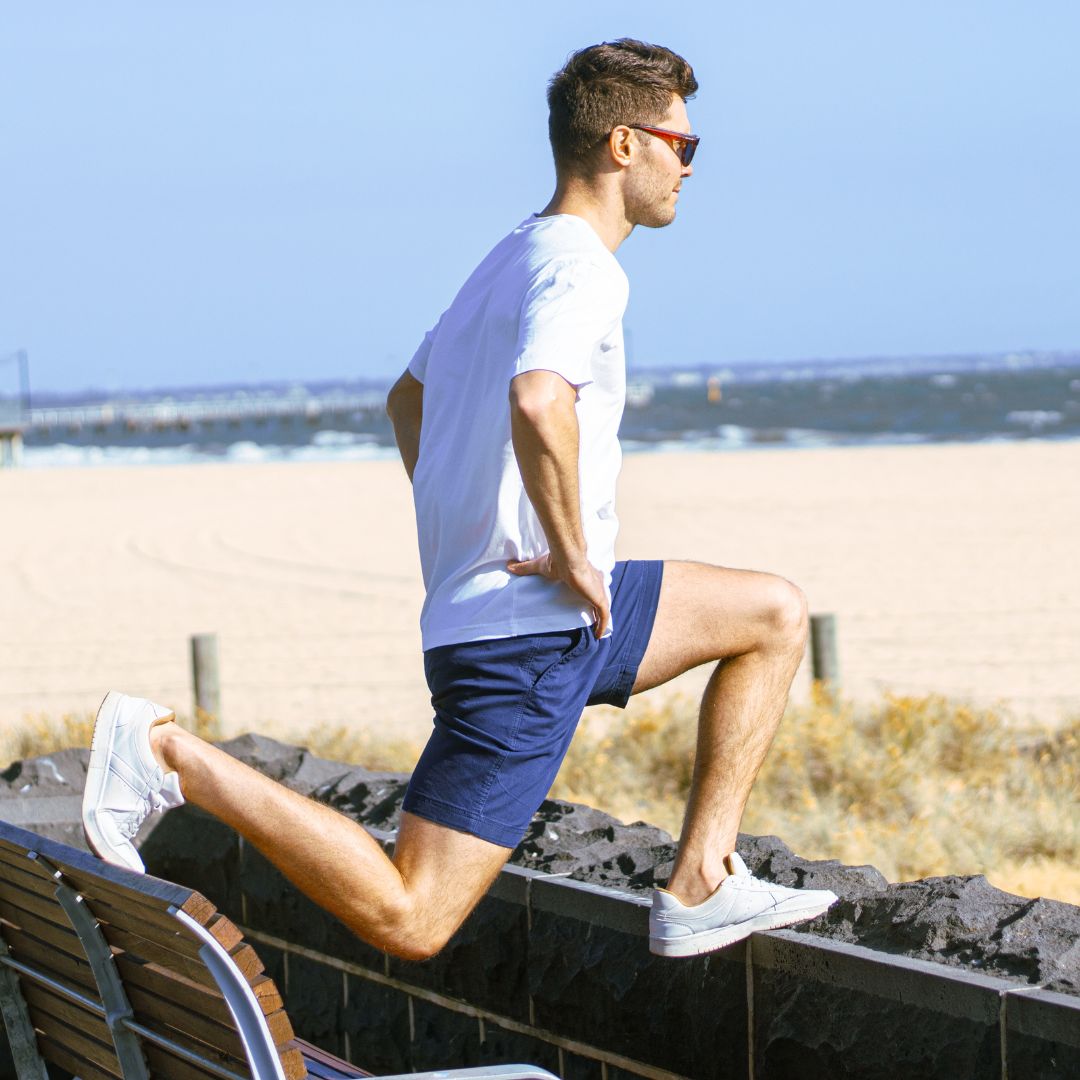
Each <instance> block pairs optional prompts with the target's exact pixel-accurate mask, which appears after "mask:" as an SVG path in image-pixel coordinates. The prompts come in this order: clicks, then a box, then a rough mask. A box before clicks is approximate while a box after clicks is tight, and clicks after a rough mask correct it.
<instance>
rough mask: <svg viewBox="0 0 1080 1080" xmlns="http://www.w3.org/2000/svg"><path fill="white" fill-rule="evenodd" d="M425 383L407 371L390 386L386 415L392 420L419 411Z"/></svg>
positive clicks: (394, 420)
mask: <svg viewBox="0 0 1080 1080" xmlns="http://www.w3.org/2000/svg"><path fill="white" fill-rule="evenodd" d="M423 395H424V385H423V383H421V382H418V381H417V380H416V379H414V378H412V376H411V375H409V374H408V373H406V374H405V375H402V377H401V378H400V379H398V381H397V382H396V383H394V385H393V386H392V387H391V388H390V393H389V394H387V395H386V415H387V416H389V417H390V420H391V422H396V421H397V420H398V419H400V418H402V417H404V416H406V415H408V414H411V413H413V412H417V411H418V410H419V409H420V407H421V403H422V401H423Z"/></svg>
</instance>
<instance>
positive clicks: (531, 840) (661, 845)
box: [510, 799, 675, 892]
mask: <svg viewBox="0 0 1080 1080" xmlns="http://www.w3.org/2000/svg"><path fill="white" fill-rule="evenodd" d="M674 858H675V844H674V843H673V842H672V839H671V835H670V834H669V833H666V832H664V830H663V829H658V828H656V827H655V826H653V825H646V824H645V823H644V822H640V821H639V822H637V823H635V824H634V825H624V824H623V823H622V822H621V821H618V820H617V819H615V818H613V817H612V816H611V815H610V814H605V813H603V811H601V810H594V809H592V807H589V806H581V805H579V804H577V803H568V802H563V801H562V800H560V799H545V800H544V802H543V803H542V804H541V806H540V809H539V810H538V811H537V813H536V816H535V817H534V818H533V820H532V822H531V824H530V825H529V828H528V830H527V831H526V833H525V836H524V838H523V839H522V841H521V843H520V844H519V845H518V846H517V849H516V850H515V851H514V853H513V855H511V857H510V861H511V862H513V863H515V864H516V865H518V866H525V867H528V868H529V869H530V870H540V871H542V872H544V873H546V874H566V875H567V876H568V877H571V878H573V879H574V880H575V881H591V882H593V883H594V884H597V885H610V886H613V887H616V888H621V889H624V890H627V891H631V892H635V891H636V892H647V891H649V890H651V889H652V888H654V887H655V886H656V885H657V884H660V883H662V882H664V881H666V880H667V878H668V876H669V875H670V873H671V865H672V862H673V861H674Z"/></svg>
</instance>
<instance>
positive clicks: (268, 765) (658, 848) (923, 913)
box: [0, 735, 1080, 994]
mask: <svg viewBox="0 0 1080 1080" xmlns="http://www.w3.org/2000/svg"><path fill="white" fill-rule="evenodd" d="M221 745H222V748H223V749H225V750H226V751H228V752H229V753H231V754H232V755H233V756H235V757H237V758H239V759H240V760H242V761H244V762H246V763H247V764H249V765H251V766H253V767H254V768H257V769H259V770H260V771H261V772H264V773H265V774H267V775H268V776H271V777H272V778H274V779H275V780H280V781H282V782H283V783H285V784H287V785H288V786H289V787H290V788H292V789H293V790H296V791H299V792H301V793H302V794H305V795H311V796H313V797H315V798H318V799H320V800H321V801H324V802H326V803H328V804H329V805H331V806H333V807H335V808H336V809H338V810H340V811H341V812H343V813H345V814H347V815H348V816H349V817H352V818H354V819H355V820H357V821H360V822H362V823H363V824H365V825H368V826H371V827H372V828H376V829H381V830H386V831H391V830H394V829H396V828H397V825H398V819H399V816H400V808H401V799H402V796H403V795H404V792H405V787H406V784H407V781H408V777H407V776H405V775H403V774H399V773H385V772H371V771H369V770H366V769H362V768H358V767H356V766H349V765H343V764H341V763H339V762H332V761H327V760H325V759H323V758H319V757H317V756H315V755H314V754H312V753H310V752H309V751H308V750H305V749H303V748H302V747H296V746H287V745H285V744H283V743H279V742H276V741H275V740H273V739H269V738H266V737H264V736H259V735H245V736H242V737H241V738H238V739H233V740H231V741H229V742H226V743H222V744H221ZM87 757H88V752H87V751H86V750H65V751H62V752H60V753H55V754H49V755H46V756H44V757H41V758H36V759H33V760H30V761H25V762H16V763H14V764H13V765H11V766H9V767H8V768H7V769H6V770H5V771H4V772H3V773H0V819H3V820H13V821H15V822H16V823H18V824H23V825H25V826H26V827H28V828H32V829H35V830H36V831H38V832H41V833H43V834H44V835H47V836H50V837H53V838H55V839H58V840H62V841H64V842H65V843H69V844H75V845H77V846H84V843H83V838H82V830H81V827H80V825H79V823H78V811H77V805H78V798H79V796H80V795H81V791H82V786H83V783H84V782H85V777H86V760H87ZM26 800H41V801H40V802H36V803H35V804H34V807H30V806H29V805H28V804H27V802H26ZM16 803H17V804H18V805H16ZM35 807H40V810H41V813H40V815H39V821H38V822H35V820H34V817H35V813H36V812H37V811H36V809H35ZM5 808H6V809H7V813H5ZM65 813H67V815H68V816H67V817H66V819H65V818H64V814H65ZM157 820H159V819H158V818H157V817H156V816H155V817H153V818H152V819H151V820H150V821H148V823H147V826H145V827H144V832H143V833H141V834H140V837H141V838H145V835H146V834H147V833H148V832H149V831H150V830H151V829H152V828H153V826H154V824H155V823H156V821H157ZM738 849H739V852H740V854H741V855H742V856H743V858H744V859H745V861H746V863H747V866H748V867H749V868H750V871H751V872H752V873H754V874H756V875H758V876H760V877H763V878H766V879H768V880H771V881H776V882H779V883H780V884H783V885H791V886H798V887H806V888H829V889H832V890H833V891H834V892H835V893H836V894H837V895H838V896H839V897H840V902H839V903H837V904H836V905H834V907H833V908H832V909H831V910H830V911H828V912H827V913H826V914H825V915H822V916H820V917H819V918H817V919H815V920H814V921H813V922H811V923H806V924H803V925H801V926H800V927H799V929H800V930H804V931H807V932H811V933H816V934H820V935H822V936H824V937H830V938H835V939H837V940H841V941H845V942H850V943H853V944H859V945H864V946H866V947H868V948H872V949H879V950H881V951H883V952H891V953H898V954H903V955H907V956H912V957H916V958H919V959H923V960H932V961H936V962H939V963H945V964H951V965H954V966H957V967H965V968H969V969H976V970H979V971H983V972H985V973H987V974H992V975H1000V976H1005V977H1012V978H1017V979H1022V980H1024V981H1025V982H1028V983H1032V984H1039V985H1043V986H1046V987H1047V988H1048V989H1051V990H1057V991H1059V992H1062V993H1068V994H1080V908H1078V907H1075V906H1073V905H1071V904H1064V903H1061V902H1059V901H1056V900H1046V899H1035V900H1032V899H1028V898H1025V897H1020V896H1013V895H1011V894H1010V893H1006V892H1003V891H1002V890H1001V889H996V888H994V887H993V886H992V885H991V884H990V883H989V882H988V881H987V880H986V878H984V877H983V876H981V875H975V876H971V877H959V876H950V877H938V878H926V879H923V880H921V881H908V882H901V883H899V884H891V885H890V884H889V883H888V882H887V881H886V880H885V878H884V877H883V876H882V875H881V874H880V873H879V872H878V871H877V870H875V869H874V868H873V867H872V866H844V865H842V864H841V863H839V862H836V861H835V860H819V861H813V860H807V859H801V858H799V857H798V856H797V855H795V854H794V853H793V852H792V851H791V849H790V848H789V847H788V846H787V845H786V844H785V843H784V842H783V841H782V840H780V839H779V838H777V837H775V836H749V835H745V834H740V836H739V843H738ZM674 854H675V844H674V843H673V841H672V838H671V837H670V836H669V835H668V834H667V833H666V832H664V831H663V830H662V829H657V828H655V827H653V826H651V825H646V824H644V823H642V822H637V823H635V824H633V825H624V824H623V823H621V822H619V821H617V820H616V819H615V818H613V817H611V816H610V815H608V814H605V813H602V812H601V811H599V810H594V809H591V808H590V807H587V806H579V805H576V804H573V803H567V802H561V801H559V800H555V799H549V800H546V801H545V802H544V803H543V805H542V806H541V808H540V810H539V812H538V813H537V815H536V817H535V818H534V819H533V822H532V824H531V825H530V826H529V829H528V832H527V833H526V835H525V837H524V839H523V840H522V842H521V844H520V845H519V846H518V847H517V849H516V850H515V851H514V853H513V855H512V857H511V861H512V862H514V863H516V864H518V865H520V866H525V867H529V868H531V869H535V870H541V871H544V872H545V873H551V874H564V875H566V876H567V877H571V878H575V879H577V880H581V881H591V882H595V883H597V884H601V885H606V886H609V887H612V888H617V889H622V890H625V891H630V892H643V891H648V890H650V889H652V888H653V887H654V886H655V885H657V884H662V883H663V882H665V881H666V880H667V877H668V875H669V874H670V872H671V865H672V860H673V859H674Z"/></svg>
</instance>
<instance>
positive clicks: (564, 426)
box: [508, 371, 611, 638]
mask: <svg viewBox="0 0 1080 1080" xmlns="http://www.w3.org/2000/svg"><path fill="white" fill-rule="evenodd" d="M576 400H577V392H576V391H575V389H574V388H573V387H572V386H571V385H570V384H569V383H568V382H567V381H566V380H565V379H564V378H563V377H562V376H561V375H556V374H555V373H554V372H552V371H527V372H525V373H524V374H523V375H518V376H517V377H516V378H515V379H513V381H512V382H511V383H510V431H511V436H512V438H513V442H514V454H515V455H516V457H517V462H518V468H519V469H520V470H521V479H522V482H523V483H524V485H525V492H526V494H527V495H528V496H529V501H530V502H531V503H532V505H533V508H534V509H535V510H536V516H537V517H538V518H539V519H540V524H541V525H542V526H543V528H544V535H545V536H546V537H547V541H548V548H549V550H548V551H547V553H546V554H544V555H541V556H539V557H538V558H536V559H530V560H529V561H527V562H521V563H509V564H508V569H509V570H510V572H511V573H514V574H542V575H543V576H544V577H546V578H549V579H550V580H552V581H561V582H562V583H563V584H564V585H568V586H569V587H570V588H571V589H573V590H574V592H576V593H577V594H578V595H579V596H581V597H582V598H583V599H584V601H585V602H586V604H587V605H588V606H589V607H590V608H591V609H592V612H593V619H594V629H595V633H596V636H597V637H598V638H599V637H601V636H603V634H604V632H605V630H606V629H607V626H608V623H609V621H610V618H611V616H610V611H609V606H608V601H607V596H606V594H605V592H604V579H603V575H602V574H601V573H600V571H599V570H597V569H596V567H594V566H593V565H592V564H591V563H590V562H589V560H588V558H587V555H586V549H585V533H584V530H583V529H582V526H581V501H580V495H579V492H578V423H577V413H576V412H575V410H574V405H575V402H576Z"/></svg>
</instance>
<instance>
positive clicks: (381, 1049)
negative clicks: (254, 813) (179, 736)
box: [0, 736, 1080, 1080]
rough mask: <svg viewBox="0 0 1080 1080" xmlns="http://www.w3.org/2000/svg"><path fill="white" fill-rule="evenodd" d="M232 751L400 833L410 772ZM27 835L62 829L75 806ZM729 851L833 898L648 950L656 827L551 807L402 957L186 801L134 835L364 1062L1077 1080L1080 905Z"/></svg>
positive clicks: (158, 867) (55, 805)
mask: <svg viewBox="0 0 1080 1080" xmlns="http://www.w3.org/2000/svg"><path fill="white" fill-rule="evenodd" d="M226 749H228V750H230V752H232V753H234V754H235V755H236V756H238V757H240V758H241V759H243V760H246V761H248V762H249V763H250V764H252V765H254V766H255V767H257V768H259V769H261V770H262V771H263V772H266V773H267V774H268V775H271V776H273V777H275V778H276V779H279V780H282V781H284V782H285V783H287V784H288V785H289V786H290V787H293V788H294V789H296V790H299V791H302V792H304V793H306V794H313V795H315V796H316V797H318V798H320V799H322V800H324V801H326V802H328V803H330V804H331V805H334V806H336V807H337V808H338V809H340V810H341V811H342V812H344V813H347V814H349V815H350V816H354V817H355V818H357V819H358V820H361V821H363V822H364V823H365V824H366V825H367V826H368V827H369V828H371V829H372V830H373V831H374V832H375V833H376V835H377V836H378V837H379V839H380V840H381V842H382V843H383V844H384V846H386V847H387V848H388V849H389V847H390V845H391V844H392V841H393V830H394V828H395V826H396V821H397V815H398V813H399V803H400V796H401V793H402V790H403V786H404V782H405V781H404V778H403V777H401V776H397V775H393V774H383V773H370V772H367V771H365V770H361V769H356V768H351V767H348V766H344V765H341V764H338V763H334V762H326V761H321V760H319V759H318V758H315V757H313V756H312V755H310V754H308V753H307V752H306V751H303V750H301V749H300V748H296V747H287V746H283V745H281V744H278V743H274V742H272V741H270V740H266V739H260V738H258V737H251V736H247V737H244V738H243V739H239V740H234V741H233V742H232V743H231V744H226ZM66 755H67V756H63V755H52V756H51V758H49V759H38V760H37V761H36V762H27V763H24V764H22V765H21V766H18V767H15V766H13V767H12V769H9V770H8V772H7V773H5V774H3V776H0V817H5V809H6V810H7V811H8V812H9V813H15V814H17V815H22V817H21V820H20V823H21V824H24V825H26V826H27V827H33V824H32V822H30V821H29V820H28V819H29V818H30V817H33V812H32V808H31V807H29V802H28V801H29V800H50V801H42V802H41V803H40V806H41V809H42V811H43V816H45V817H51V818H54V819H58V818H60V817H62V810H63V806H64V804H62V803H61V802H60V801H58V800H61V799H63V798H72V797H73V794H75V793H74V792H73V791H72V790H71V789H72V788H76V789H77V788H78V786H79V785H81V776H80V775H79V768H80V762H81V761H83V760H84V759H83V758H80V756H79V755H78V754H77V753H74V752H66ZM16 768H17V772H16V771H13V770H16ZM82 768H83V771H85V766H84V765H83V766H82ZM57 776H59V777H60V778H61V780H57ZM61 781H62V782H61ZM4 782H6V784H7V794H8V796H9V799H8V800H5V798H4V795H5V789H4V787H3V784H4ZM65 786H66V788H67V790H65ZM14 796H17V797H18V803H17V805H18V809H17V810H14V811H13V810H12V806H13V803H12V802H11V797H14ZM44 811H48V812H47V813H44ZM39 831H42V832H48V833H50V834H52V835H54V836H57V838H60V839H64V840H66V841H67V842H72V841H73V840H74V839H77V837H74V836H73V835H72V832H73V831H74V830H73V827H72V824H71V823H70V822H64V821H60V820H52V821H51V822H48V823H43V825H42V828H41V829H40V830H39ZM739 849H740V851H741V852H742V853H743V856H744V858H745V859H746V861H747V863H748V865H749V866H750V868H751V870H752V871H754V872H757V873H760V874H763V875H765V876H769V877H771V878H773V879H775V880H779V881H782V882H784V883H786V884H803V885H807V886H810V887H814V886H826V887H829V888H832V889H834V891H836V892H837V894H838V895H839V896H840V897H841V902H840V903H839V904H837V905H836V906H835V907H834V908H833V909H832V910H831V911H830V912H829V913H827V914H826V915H825V916H822V917H821V918H819V919H817V920H815V921H814V922H812V923H807V924H803V925H802V926H801V927H800V928H799V930H798V932H795V931H774V932H771V933H768V934H756V935H754V936H753V937H752V938H751V939H750V941H749V942H743V943H740V944H738V945H736V946H732V947H731V948H728V949H725V950H723V951H722V952H719V953H716V954H714V955H712V956H709V957H701V958H697V959H692V960H665V959H661V958H657V957H654V956H652V955H651V954H650V953H649V951H648V942H647V926H648V891H649V890H650V889H651V888H652V886H653V884H654V882H655V881H658V880H661V881H662V880H663V879H664V878H665V876H666V873H667V870H668V868H669V866H670V860H671V856H672V852H673V845H672V844H671V840H670V837H668V836H666V834H664V833H662V832H661V831H660V830H656V829H653V828H651V827H649V826H643V825H638V826H623V825H621V824H620V823H618V822H616V821H614V820H613V819H611V818H609V817H607V816H606V815H602V814H599V813H598V812H597V811H594V810H590V809H588V808H586V807H577V806H573V805H571V804H566V803H556V802H550V803H547V804H545V806H544V807H543V808H542V811H541V814H540V815H538V817H537V819H536V820H535V821H534V823H533V825H532V827H531V829H530V831H529V834H528V835H527V837H526V839H525V841H524V842H523V843H522V845H521V847H519V849H518V850H517V851H516V852H515V853H514V863H513V864H512V865H510V866H508V867H507V868H506V870H505V871H504V872H503V873H502V874H501V875H500V877H499V879H498V880H497V882H496V883H495V885H494V887H493V888H492V890H491V893H490V894H489V895H488V896H487V897H486V898H485V899H484V900H483V901H482V902H481V904H480V906H479V908H478V910H477V911H476V912H475V914H474V915H473V916H472V917H471V918H470V919H469V920H468V921H467V922H466V924H465V926H463V927H462V929H461V930H460V931H459V932H458V933H457V934H456V935H455V937H454V938H453V940H452V941H451V942H450V944H449V946H448V947H447V948H446V950H444V952H443V953H441V954H440V955H439V956H438V957H436V958H434V959H433V960H431V961H428V962H426V963H423V964H415V963H408V962H404V961H398V960H394V959H391V958H389V957H387V956H386V955H385V954H383V953H381V952H379V951H377V950H374V949H371V948H370V947H368V946H366V945H364V944H363V943H362V942H360V941H358V940H357V939H356V938H355V937H354V936H353V935H351V934H350V933H349V932H348V931H347V930H346V929H345V928H344V927H343V926H341V925H340V924H339V923H338V922H337V921H336V920H334V919H333V918H332V917H330V916H328V915H326V914H325V913H324V912H322V911H321V910H319V909H318V908H316V907H315V906H314V905H313V904H311V903H310V901H308V900H307V899H306V898H305V897H304V896H303V895H302V894H300V893H299V892H298V891H296V890H295V889H294V888H292V887H291V886H290V885H289V884H288V883H287V882H286V881H285V880H284V879H283V878H282V877H281V876H280V875H279V874H278V873H277V871H276V870H275V869H274V868H273V867H272V866H271V865H270V864H269V863H268V862H267V861H266V860H265V859H263V858H262V856H261V855H259V853H258V852H256V851H254V850H253V849H252V848H251V847H250V846H249V845H246V844H245V843H244V842H243V841H242V840H241V839H240V838H239V837H237V836H236V834H234V833H233V832H232V831H231V830H230V829H228V828H226V827H225V826H223V825H221V824H220V823H219V822H217V821H215V820H214V819H212V818H210V817H208V816H206V815H205V814H202V813H201V812H200V811H198V810H196V809H194V808H192V807H183V808H181V809H180V810H177V811H173V812H171V813H169V814H168V815H166V816H165V817H164V818H161V819H158V820H157V821H156V822H155V823H154V827H153V828H152V829H151V830H148V831H147V834H146V835H145V836H144V838H143V839H142V854H143V857H144V858H145V859H146V862H147V865H148V867H149V869H150V870H151V872H153V873H156V874H158V875H160V876H163V877H168V878H170V879H172V880H175V881H179V882H182V883H183V884H185V885H188V886H190V887H193V888H197V889H199V890H200V891H202V892H204V893H205V894H206V895H207V896H209V897H210V898H211V899H212V900H213V901H214V902H215V903H216V904H217V905H218V906H219V907H220V908H221V909H222V910H223V911H225V912H227V913H228V914H229V915H230V916H231V917H232V918H234V919H235V920H236V921H237V922H239V923H240V924H241V925H242V926H243V927H244V928H245V930H246V932H247V934H248V936H249V937H250V939H251V940H252V941H253V942H254V943H255V944H256V947H257V949H258V951H259V953H260V955H261V956H262V957H263V960H264V962H265V963H266V966H267V969H268V970H269V971H270V973H271V975H273V976H274V978H275V980H276V981H277V982H278V985H279V987H280V988H281V989H282V991H283V993H284V995H285V998H286V1003H287V1005H288V1008H289V1012H290V1014H291V1016H292V1017H293V1021H294V1024H295V1025H296V1028H297V1030H298V1032H299V1034H301V1035H303V1036H304V1037H306V1038H308V1039H310V1040H311V1041H312V1042H315V1043H316V1044H318V1045H320V1046H324V1047H326V1048H327V1049H329V1050H332V1051H334V1052H337V1053H339V1054H342V1055H343V1056H345V1057H347V1058H349V1059H350V1060H353V1061H355V1062H357V1063H358V1064H359V1065H361V1066H363V1067H365V1068H368V1069H370V1070H372V1071H374V1072H384V1073H386V1072H403V1071H409V1070H419V1069H431V1068H435V1067H439V1066H443V1067H445V1066H452V1065H477V1064H483V1063H487V1062H505V1061H511V1060H519V1061H531V1062H535V1063H537V1064H540V1065H544V1066H546V1067H547V1068H549V1069H551V1071H553V1072H556V1073H558V1074H559V1075H561V1076H565V1077H574V1078H576V1077H582V1078H584V1077H596V1078H607V1077H611V1078H615V1077H629V1076H647V1077H668V1076H685V1077H702V1078H705V1077H717V1078H726V1077H739V1078H745V1077H754V1078H762V1077H769V1078H782V1077H788V1076H798V1077H800V1078H803V1080H805V1078H815V1077H821V1078H826V1077H828V1078H830V1080H831V1078H837V1077H848V1076H850V1077H878V1076H880V1077H888V1078H889V1080H899V1078H903V1077H919V1078H929V1077H935V1076H948V1077H949V1078H950V1080H957V1078H959V1077H965V1078H966V1077H987V1078H990V1077H992V1078H993V1080H998V1078H1000V1077H1005V1076H1011V1077H1014V1078H1015V1077H1023V1078H1025V1080H1026V1078H1029V1077H1031V1078H1038V1077H1068V1076H1080V997H1077V996H1075V995H1076V993H1077V989H1078V987H1080V910H1078V909H1076V908H1073V907H1071V906H1069V905H1065V904H1058V903H1055V902H1053V901H1046V900H1026V899H1024V898H1020V897H1013V896H1009V895H1008V894H1006V893H1002V892H1001V891H1000V890H996V889H993V888H992V887H991V886H990V885H989V884H988V883H987V882H986V881H985V879H983V878H980V877H974V878H959V877H947V878H937V879H929V880H927V881H922V882H908V883H904V884H901V885H889V884H888V883H887V882H885V880H884V879H883V878H882V877H881V875H880V874H878V873H877V871H875V870H874V869H873V868H872V867H844V866H841V865H840V864H838V863H835V862H809V861H806V860H802V859H799V858H797V857H796V856H795V855H793V854H792V853H791V852H790V850H789V849H787V848H786V846H785V845H783V844H782V843H781V842H780V841H779V840H777V839H776V838H775V837H760V838H755V837H741V838H740V844H739ZM0 1075H2V1070H0Z"/></svg>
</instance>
